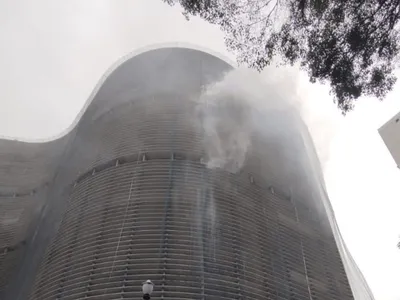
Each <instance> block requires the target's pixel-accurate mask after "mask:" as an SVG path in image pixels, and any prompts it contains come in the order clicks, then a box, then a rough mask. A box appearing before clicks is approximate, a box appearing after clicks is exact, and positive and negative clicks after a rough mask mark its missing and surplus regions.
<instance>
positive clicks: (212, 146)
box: [198, 68, 327, 172]
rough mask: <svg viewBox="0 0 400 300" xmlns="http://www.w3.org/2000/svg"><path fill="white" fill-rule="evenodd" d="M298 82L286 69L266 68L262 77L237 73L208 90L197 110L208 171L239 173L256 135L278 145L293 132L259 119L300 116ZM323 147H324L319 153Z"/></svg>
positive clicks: (286, 126)
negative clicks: (268, 115)
mask: <svg viewBox="0 0 400 300" xmlns="http://www.w3.org/2000/svg"><path fill="white" fill-rule="evenodd" d="M297 82H298V80H297V74H295V73H293V72H290V71H288V69H284V68H280V69H275V68H268V69H267V70H266V71H265V72H264V73H263V74H259V73H258V72H256V71H253V70H249V69H245V68H240V69H236V70H234V71H231V72H229V73H227V74H226V76H225V77H224V78H223V80H221V81H220V82H217V83H214V84H212V85H210V86H207V87H206V88H205V89H204V92H203V94H202V95H201V97H200V102H199V105H198V112H199V116H200V120H201V125H202V127H203V130H204V133H205V139H204V144H205V149H206V153H207V162H206V163H207V166H208V167H209V168H224V169H226V170H228V171H230V172H237V171H238V170H240V168H241V167H242V166H243V164H244V162H245V158H246V154H247V152H248V151H249V150H250V149H251V146H252V145H251V143H252V139H251V137H252V134H253V133H254V132H255V131H257V132H261V133H262V134H263V136H264V137H265V138H272V137H274V138H276V137H277V136H278V139H279V134H280V133H282V134H284V133H285V128H288V127H291V128H292V129H293V124H285V123H282V122H279V124H272V125H273V128H271V120H266V119H263V118H262V117H261V118H260V116H262V115H263V113H271V112H277V111H278V112H289V111H290V112H297V114H301V113H302V111H303V106H302V102H301V99H300V97H299V96H298V94H297ZM260 113H261V114H260ZM267 121H268V122H267ZM321 146H322V145H321ZM326 146H327V143H325V141H324V145H323V147H326Z"/></svg>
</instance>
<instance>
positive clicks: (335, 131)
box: [0, 0, 400, 300]
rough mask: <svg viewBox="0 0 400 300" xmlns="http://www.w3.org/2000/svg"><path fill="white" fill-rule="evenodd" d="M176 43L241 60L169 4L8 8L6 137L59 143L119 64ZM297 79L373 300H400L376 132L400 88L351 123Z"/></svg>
mask: <svg viewBox="0 0 400 300" xmlns="http://www.w3.org/2000/svg"><path fill="white" fill-rule="evenodd" d="M175 42H181V43H189V44H193V45H197V46H199V47H204V48H208V49H210V50H212V51H215V52H219V53H221V54H222V55H225V56H226V57H227V58H230V59H234V56H233V55H232V54H230V53H228V52H227V51H226V49H225V46H224V40H223V33H222V32H221V31H220V30H219V29H218V28H217V27H215V26H212V25H210V24H207V23H205V22H203V21H202V20H200V19H196V18H194V19H192V20H191V21H190V22H187V21H186V20H185V19H184V18H183V17H182V16H181V13H180V10H179V8H170V7H169V6H167V5H166V4H164V3H163V2H162V1H161V0H135V1H129V0H127V1H124V0H119V1H106V0H86V1H80V0H70V1H61V0H60V1H56V0H37V1H29V0H26V1H25V0H2V1H0V82H1V89H0V136H6V137H9V138H13V139H22V140H38V139H39V140H40V139H49V138H52V137H55V136H59V135H60V134H62V132H65V130H67V128H68V127H69V126H70V125H71V123H72V122H73V120H74V119H75V117H76V116H77V114H78V112H79V111H80V110H81V108H82V107H83V105H84V103H85V102H86V100H87V99H88V97H89V95H90V93H91V92H92V90H93V88H94V87H95V85H96V83H97V82H98V80H99V79H100V78H101V77H102V75H103V74H104V73H105V72H106V70H107V69H108V68H109V67H110V66H111V65H112V64H113V63H114V62H115V61H117V60H118V59H119V58H121V57H122V56H125V55H127V54H128V53H130V52H132V51H134V50H137V49H140V48H143V47H146V46H149V45H153V44H163V43H175ZM290 72H292V74H293V76H295V77H296V80H297V87H296V91H295V92H296V93H298V95H299V99H301V101H302V102H301V105H302V112H303V116H304V118H305V120H306V123H307V125H308V126H309V129H310V131H311V133H312V136H313V138H314V140H315V143H316V146H317V150H318V153H319V155H320V159H321V161H322V165H323V170H324V177H325V180H326V184H327V188H328V193H329V196H330V198H331V202H332V205H333V207H334V210H335V214H336V218H337V221H338V223H339V227H340V229H341V231H342V235H343V237H344V240H345V242H346V244H347V246H348V248H349V250H350V252H351V253H352V254H353V257H354V258H355V261H356V262H357V263H358V265H359V267H360V269H361V271H362V272H363V274H364V276H365V277H366V279H367V282H368V283H369V285H370V287H371V289H372V291H373V293H374V295H375V298H376V299H377V300H400V287H399V286H398V282H399V278H400V250H398V249H397V248H396V244H397V242H398V240H399V236H400V218H399V217H398V216H399V212H400V197H399V195H400V170H399V169H397V168H396V164H395V163H394V161H393V159H392V158H391V156H390V154H389V152H388V150H387V149H386V147H385V145H384V143H383V141H382V140H381V138H380V136H379V134H378V131H377V129H378V128H379V127H380V126H381V125H383V124H384V123H385V122H386V121H387V120H389V119H390V118H391V117H392V116H393V115H395V114H396V113H397V112H399V111H400V101H399V100H398V99H400V83H398V84H397V85H396V87H395V89H394V91H393V92H391V93H390V94H389V95H388V97H387V98H386V99H385V100H384V101H383V102H379V101H378V100H376V99H372V98H363V99H360V100H359V101H358V103H357V105H356V107H355V110H354V111H353V112H351V113H349V114H348V115H347V116H346V117H343V116H342V115H341V114H340V113H339V112H338V110H337V109H336V107H335V105H334V104H333V103H332V97H331V96H330V95H329V88H328V87H327V86H323V85H319V84H311V83H309V82H308V79H307V77H306V76H305V74H303V73H302V72H300V71H299V70H298V69H297V68H296V67H294V68H291V70H290ZM399 75H400V74H399ZM288 88H291V87H290V86H288Z"/></svg>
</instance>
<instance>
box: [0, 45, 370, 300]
mask: <svg viewBox="0 0 400 300" xmlns="http://www.w3.org/2000/svg"><path fill="white" fill-rule="evenodd" d="M230 70H232V66H231V65H230V64H228V63H227V62H225V61H224V60H222V59H220V58H218V57H216V56H213V55H211V54H208V53H205V52H202V51H198V50H194V49H187V48H173V47H170V48H161V49H155V50H150V51H147V52H144V53H141V54H139V55H136V56H134V57H131V58H128V59H126V60H125V61H123V63H121V64H120V65H119V66H118V67H116V68H115V69H114V70H113V71H112V72H110V73H109V74H108V75H107V76H106V78H105V80H104V82H102V83H101V84H100V85H99V88H98V89H97V90H96V93H95V95H94V98H93V100H92V101H91V102H90V105H88V106H87V108H86V110H85V111H84V113H83V115H82V117H81V118H80V119H79V122H77V124H76V125H75V126H74V127H73V129H72V130H71V131H70V132H69V133H68V134H67V135H65V136H63V137H62V138H59V139H57V140H54V141H51V142H46V143H36V144H35V143H23V142H18V141H9V140H0V157H1V160H0V276H1V277H0V298H1V299H9V300H22V299H30V300H39V299H40V300H47V299H65V300H67V299H69V300H72V299H140V298H141V282H143V281H144V280H146V279H151V280H152V281H153V282H154V283H155V285H156V287H155V290H154V293H153V295H152V299H171V300H172V299H260V300H261V299H262V300H265V299H274V300H275V299H276V300H278V299H296V300H310V299H313V300H316V299H319V300H323V299H326V300H331V299H338V300H339V299H340V300H346V299H348V300H350V299H354V296H356V295H368V293H369V290H368V287H367V286H366V285H365V283H364V282H363V281H362V280H363V279H362V276H361V275H360V274H359V271H358V270H357V269H356V266H355V264H354V263H353V262H352V260H351V257H350V256H349V255H348V253H347V250H346V249H345V246H344V245H343V244H342V241H341V238H340V234H339V232H338V229H337V227H336V224H335V222H334V217H333V213H332V211H331V208H330V206H329V202H328V199H327V197H326V195H325V194H324V193H323V192H321V191H324V186H323V182H322V179H321V178H322V177H321V175H320V170H319V165H318V162H317V158H316V154H315V151H314V149H313V146H312V142H311V140H310V138H309V136H308V133H307V130H306V128H305V126H304V124H303V123H302V122H301V120H299V119H298V116H297V115H296V114H295V113H292V112H288V111H279V110H273V111H270V112H258V113H256V114H258V116H259V117H261V118H265V119H267V120H268V122H269V124H270V126H271V127H270V128H271V130H270V131H269V133H268V138H266V137H265V131H263V132H258V131H257V130H255V131H254V132H252V135H251V145H252V146H251V148H250V149H249V151H247V152H246V157H245V159H244V162H243V165H241V166H240V169H237V170H235V172H233V171H232V169H230V168H209V167H208V166H207V161H209V159H210V152H209V151H207V149H205V148H206V146H205V145H207V142H206V139H207V137H206V136H205V135H204V128H203V127H202V125H201V121H200V122H199V119H201V116H200V115H201V112H200V113H199V101H198V100H199V97H200V95H201V93H202V89H203V88H204V86H205V85H207V84H210V83H213V82H216V81H219V80H221V79H222V78H223V76H224V74H225V73H226V72H228V71H230ZM265 114H268V115H267V116H266V115H265ZM281 124H285V130H284V131H279V130H278V129H277V128H279V127H280V125H281ZM287 124H292V126H289V127H288V126H286V125H287ZM299 124H300V125H299ZM299 126H300V127H299ZM288 145H289V146H288ZM293 153H296V155H295V156H294V157H295V159H293ZM289 158H290V159H289ZM349 279H350V283H351V286H350V284H349ZM363 293H364V294H363ZM359 299H361V298H359ZM362 299H372V296H371V298H365V297H364V298H362Z"/></svg>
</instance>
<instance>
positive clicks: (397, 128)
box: [379, 112, 400, 168]
mask: <svg viewBox="0 0 400 300" xmlns="http://www.w3.org/2000/svg"><path fill="white" fill-rule="evenodd" d="M379 134H380V135H381V137H382V139H383V141H384V142H385V144H386V147H387V148H388V150H389V152H390V154H391V155H392V157H393V159H394V161H395V162H396V165H397V167H398V168H400V112H399V113H398V114H396V115H395V116H394V117H393V118H391V119H390V120H389V121H387V122H386V123H385V124H384V125H383V126H382V127H381V128H379Z"/></svg>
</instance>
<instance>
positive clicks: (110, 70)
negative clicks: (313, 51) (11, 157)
mask: <svg viewBox="0 0 400 300" xmlns="http://www.w3.org/2000/svg"><path fill="white" fill-rule="evenodd" d="M165 48H181V49H190V50H197V51H201V52H204V53H207V54H209V55H212V56H215V57H216V58H219V59H220V60H222V61H224V62H225V63H227V64H229V65H230V66H232V67H233V68H235V67H237V64H236V63H235V62H234V61H233V60H231V59H230V58H228V57H227V56H225V55H222V54H221V53H218V52H216V51H214V50H211V49H210V48H206V47H203V46H200V45H195V44H191V43H186V42H170V43H160V44H157V43H156V44H151V45H147V46H143V47H139V48H137V49H135V50H133V51H131V52H129V53H128V54H126V55H124V56H122V57H120V58H119V59H118V60H116V61H115V62H114V63H113V64H112V65H111V66H110V67H109V68H108V69H107V70H106V71H105V72H104V73H103V75H102V76H101V77H100V79H99V80H98V81H97V83H96V85H95V87H94V88H93V90H92V92H91V93H90V95H89V97H88V98H87V100H86V101H85V103H84V105H83V106H82V108H81V109H80V110H79V112H78V114H77V115H76V117H75V118H74V120H73V121H72V123H71V124H70V125H69V126H68V127H67V128H65V129H63V130H62V131H61V132H60V133H59V134H56V135H53V136H50V137H48V138H38V139H29V138H18V137H10V136H2V135H0V140H10V141H18V142H24V143H48V142H52V141H55V140H58V139H60V138H63V137H65V136H67V135H68V134H69V133H70V132H71V131H72V130H73V129H74V128H75V127H76V125H77V124H78V122H79V121H80V119H81V118H82V116H83V114H84V113H85V112H86V110H87V108H88V107H89V105H90V104H91V103H92V102H93V99H94V98H95V97H96V95H97V93H98V91H99V89H100V88H101V87H102V86H103V84H104V83H105V81H106V80H107V79H108V77H109V76H110V75H111V74H112V73H113V72H114V71H116V70H117V69H118V68H119V67H120V66H122V65H123V64H124V63H125V62H127V61H128V60H130V59H131V58H133V57H135V56H138V55H140V54H143V53H145V52H148V51H152V50H157V49H165Z"/></svg>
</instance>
